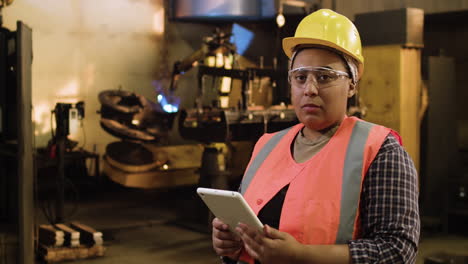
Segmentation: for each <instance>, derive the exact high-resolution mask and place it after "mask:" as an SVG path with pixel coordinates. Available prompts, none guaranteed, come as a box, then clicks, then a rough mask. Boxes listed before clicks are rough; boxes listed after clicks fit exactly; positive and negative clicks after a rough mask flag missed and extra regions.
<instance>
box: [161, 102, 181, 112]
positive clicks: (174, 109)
mask: <svg viewBox="0 0 468 264" xmlns="http://www.w3.org/2000/svg"><path fill="white" fill-rule="evenodd" d="M163 109H164V111H165V112H166V113H175V112H177V111H178V110H179V108H178V107H177V106H175V105H171V104H167V105H164V106H163Z"/></svg>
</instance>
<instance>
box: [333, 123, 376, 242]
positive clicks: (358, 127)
mask: <svg viewBox="0 0 468 264" xmlns="http://www.w3.org/2000/svg"><path fill="white" fill-rule="evenodd" d="M372 127H373V124H371V123H368V122H365V121H356V124H355V125H354V127H353V132H352V134H351V138H350V141H349V144H348V149H347V150H346V157H345V162H344V168H343V183H342V186H341V207H340V223H339V226H338V233H337V235H336V244H345V243H346V242H347V241H348V240H350V239H352V238H353V232H354V220H355V219H356V213H357V210H358V208H357V207H358V203H359V196H360V195H361V181H362V180H361V173H362V167H363V158H364V146H365V144H366V141H367V138H368V136H369V132H370V130H371V128H372Z"/></svg>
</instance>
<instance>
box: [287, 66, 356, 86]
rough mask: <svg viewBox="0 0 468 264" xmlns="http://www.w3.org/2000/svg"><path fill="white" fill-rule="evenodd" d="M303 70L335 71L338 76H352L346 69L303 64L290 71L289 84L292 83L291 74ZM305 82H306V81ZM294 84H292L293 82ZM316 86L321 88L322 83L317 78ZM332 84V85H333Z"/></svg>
mask: <svg viewBox="0 0 468 264" xmlns="http://www.w3.org/2000/svg"><path fill="white" fill-rule="evenodd" d="M301 70H308V71H328V72H333V73H334V74H336V75H338V77H346V78H351V77H350V76H349V73H347V72H344V71H339V70H334V69H330V68H328V67H314V66H302V67H297V68H294V69H291V70H289V71H288V82H289V84H291V74H292V73H294V72H297V71H301ZM304 84H305V83H304ZM291 85H292V84H291ZM315 86H316V87H317V88H320V87H319V86H320V84H318V82H317V80H315ZM331 86H332V85H331ZM331 86H328V87H331ZM328 87H322V88H328Z"/></svg>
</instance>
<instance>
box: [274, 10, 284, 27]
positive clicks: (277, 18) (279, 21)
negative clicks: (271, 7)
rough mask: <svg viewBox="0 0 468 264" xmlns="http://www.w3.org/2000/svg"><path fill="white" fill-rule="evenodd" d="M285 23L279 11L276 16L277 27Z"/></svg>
mask: <svg viewBox="0 0 468 264" xmlns="http://www.w3.org/2000/svg"><path fill="white" fill-rule="evenodd" d="M285 23H286V19H285V18H284V15H283V13H279V14H278V15H277V16H276V24H277V25H278V27H283V26H284V24H285Z"/></svg>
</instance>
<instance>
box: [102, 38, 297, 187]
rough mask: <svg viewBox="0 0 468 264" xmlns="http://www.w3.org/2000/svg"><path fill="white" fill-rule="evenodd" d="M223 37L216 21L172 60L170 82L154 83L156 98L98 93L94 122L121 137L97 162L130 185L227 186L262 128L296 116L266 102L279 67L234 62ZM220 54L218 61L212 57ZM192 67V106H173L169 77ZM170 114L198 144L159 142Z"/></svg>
mask: <svg viewBox="0 0 468 264" xmlns="http://www.w3.org/2000/svg"><path fill="white" fill-rule="evenodd" d="M229 38H230V34H226V33H224V32H222V31H221V30H219V29H216V30H215V32H214V34H213V35H212V36H209V37H205V38H204V39H203V42H202V47H201V48H200V49H198V50H197V51H195V52H194V53H192V54H191V55H189V56H187V57H186V58H184V59H182V60H180V61H177V62H175V63H174V67H173V71H172V77H171V83H170V87H169V88H168V89H166V90H165V91H162V90H158V91H157V92H158V95H157V97H156V98H157V102H152V101H150V100H148V99H146V98H145V97H143V96H141V95H138V94H134V93H131V92H128V91H123V90H109V91H103V92H101V93H100V94H99V101H100V102H101V104H102V107H101V110H100V114H101V120H100V122H101V126H102V127H103V129H104V130H106V131H107V132H109V133H110V134H112V135H114V136H117V137H119V138H121V139H123V141H118V142H113V143H111V144H109V145H108V146H107V148H106V154H105V159H104V166H103V167H104V172H105V173H106V174H107V175H108V176H109V177H110V178H111V179H112V180H114V181H116V182H118V183H120V184H123V185H125V186H130V187H138V188H158V187H168V186H174V185H184V184H199V185H203V186H213V185H216V186H217V187H220V188H227V187H228V185H229V184H228V182H229V181H230V179H232V178H236V177H237V178H240V176H241V175H242V173H243V170H244V168H245V166H246V165H247V163H248V155H245V153H250V152H251V150H252V148H253V144H254V142H255V141H256V140H257V139H258V138H259V137H260V136H261V135H262V134H263V133H265V132H274V131H278V130H280V129H283V128H286V127H289V126H291V125H293V124H295V123H296V122H297V120H296V116H295V114H294V110H293V109H292V108H290V107H288V106H287V105H286V104H281V105H272V102H274V101H275V100H274V98H273V97H274V96H275V94H276V93H275V91H274V90H275V89H276V88H277V87H276V84H277V83H278V80H279V79H280V78H282V77H283V75H282V74H280V73H279V72H278V71H277V70H276V69H273V68H271V69H267V68H240V67H239V65H238V64H237V62H236V46H235V45H234V44H233V43H231V42H230V40H229ZM220 58H221V60H220V61H222V63H212V61H216V60H217V59H218V61H219V59H220ZM194 67H196V68H198V75H197V83H198V87H197V88H198V91H197V93H196V94H197V96H196V98H195V100H194V107H193V108H189V109H181V110H179V108H178V103H179V100H180V99H178V98H176V97H175V96H174V92H175V91H176V90H177V81H178V80H179V78H180V77H181V76H182V75H183V74H184V73H185V72H187V71H189V70H191V69H192V68H194ZM285 77H286V76H284V78H285ZM207 86H210V87H207ZM187 99H188V98H187ZM276 101H278V100H276ZM176 115H179V117H178V119H177V120H178V129H179V131H178V132H179V133H180V135H181V136H182V137H183V138H185V139H189V140H195V141H197V142H200V144H190V145H172V146H171V145H170V146H168V145H167V144H165V139H166V138H167V137H168V134H169V133H170V132H171V131H172V127H173V123H174V120H175V119H176V118H175V117H176ZM220 179H221V180H220Z"/></svg>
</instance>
